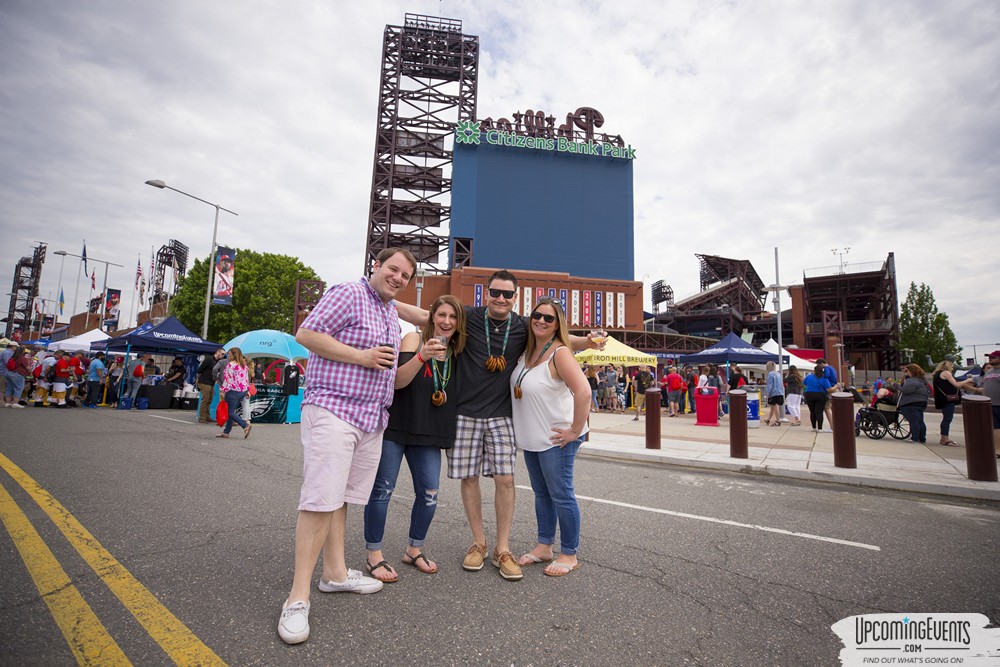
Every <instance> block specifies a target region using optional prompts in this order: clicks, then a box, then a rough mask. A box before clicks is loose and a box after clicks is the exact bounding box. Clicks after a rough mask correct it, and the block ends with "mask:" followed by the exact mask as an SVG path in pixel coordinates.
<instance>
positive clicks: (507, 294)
mask: <svg viewBox="0 0 1000 667" xmlns="http://www.w3.org/2000/svg"><path fill="white" fill-rule="evenodd" d="M501 295H503V298H505V299H513V298H514V290H512V289H496V288H495V287H491V288H490V296H491V297H493V298H494V299H499V298H500V296H501Z"/></svg>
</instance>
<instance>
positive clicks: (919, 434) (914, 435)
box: [899, 405, 927, 442]
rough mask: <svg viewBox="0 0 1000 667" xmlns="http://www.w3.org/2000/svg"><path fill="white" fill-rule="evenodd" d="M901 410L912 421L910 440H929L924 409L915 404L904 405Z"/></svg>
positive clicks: (907, 419)
mask: <svg viewBox="0 0 1000 667" xmlns="http://www.w3.org/2000/svg"><path fill="white" fill-rule="evenodd" d="M899 411H900V412H901V413H902V414H903V417H905V418H906V421H908V422H909V423H910V440H912V441H913V442H927V424H925V423H924V409H923V408H918V407H917V406H915V405H904V406H903V407H901V408H899Z"/></svg>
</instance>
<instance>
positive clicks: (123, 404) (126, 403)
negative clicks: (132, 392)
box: [118, 394, 132, 410]
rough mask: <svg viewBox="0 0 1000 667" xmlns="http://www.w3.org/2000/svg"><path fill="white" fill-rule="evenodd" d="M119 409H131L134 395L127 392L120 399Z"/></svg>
mask: <svg viewBox="0 0 1000 667" xmlns="http://www.w3.org/2000/svg"><path fill="white" fill-rule="evenodd" d="M118 409H119V410H131V409H132V397H131V396H129V395H128V394H125V395H124V396H122V397H121V398H120V399H118Z"/></svg>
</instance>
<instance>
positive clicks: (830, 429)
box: [823, 428, 833, 433]
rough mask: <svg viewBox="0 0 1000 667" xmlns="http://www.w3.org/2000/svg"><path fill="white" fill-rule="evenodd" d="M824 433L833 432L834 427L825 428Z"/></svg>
mask: <svg viewBox="0 0 1000 667" xmlns="http://www.w3.org/2000/svg"><path fill="white" fill-rule="evenodd" d="M823 433H833V429H832V428H825V429H823Z"/></svg>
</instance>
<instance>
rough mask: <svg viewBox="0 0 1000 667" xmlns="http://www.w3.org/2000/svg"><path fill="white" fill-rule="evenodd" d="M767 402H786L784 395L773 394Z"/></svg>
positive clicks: (776, 403) (774, 403)
mask: <svg viewBox="0 0 1000 667" xmlns="http://www.w3.org/2000/svg"><path fill="white" fill-rule="evenodd" d="M767 404H768V405H784V404H785V397H784V396H772V397H771V398H769V399H767Z"/></svg>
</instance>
